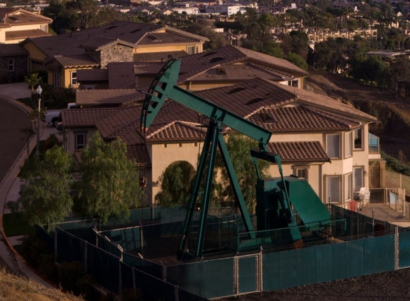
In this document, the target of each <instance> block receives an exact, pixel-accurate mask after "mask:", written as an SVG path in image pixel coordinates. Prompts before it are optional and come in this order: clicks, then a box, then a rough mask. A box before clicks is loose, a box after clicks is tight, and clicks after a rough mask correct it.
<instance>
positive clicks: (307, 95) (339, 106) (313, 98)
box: [281, 85, 377, 121]
mask: <svg viewBox="0 0 410 301" xmlns="http://www.w3.org/2000/svg"><path fill="white" fill-rule="evenodd" d="M281 87H282V89H283V90H286V91H289V92H291V93H294V94H295V95H296V99H297V100H298V101H300V102H302V103H306V104H309V105H310V106H318V107H322V108H326V109H329V110H331V111H333V112H335V113H336V114H344V115H353V116H355V117H359V118H363V119H365V120H369V121H377V118H376V117H374V116H372V115H369V114H367V113H365V112H363V111H360V110H358V109H356V108H354V107H352V106H349V105H347V104H344V103H342V102H341V101H338V100H336V99H333V98H331V97H328V96H325V95H322V94H317V93H313V92H309V91H307V90H303V89H295V88H292V87H289V86H285V85H281Z"/></svg>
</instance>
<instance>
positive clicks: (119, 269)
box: [118, 260, 122, 297]
mask: <svg viewBox="0 0 410 301" xmlns="http://www.w3.org/2000/svg"><path fill="white" fill-rule="evenodd" d="M118 295H120V297H121V296H122V275H121V261H119V260H118Z"/></svg>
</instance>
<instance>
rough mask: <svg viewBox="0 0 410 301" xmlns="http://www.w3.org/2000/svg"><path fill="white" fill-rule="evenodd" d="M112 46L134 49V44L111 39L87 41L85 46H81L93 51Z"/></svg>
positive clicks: (102, 38) (101, 38)
mask: <svg viewBox="0 0 410 301" xmlns="http://www.w3.org/2000/svg"><path fill="white" fill-rule="evenodd" d="M112 44H120V45H125V46H128V47H134V46H135V45H134V44H131V43H128V42H125V41H122V40H120V39H118V38H110V37H97V38H94V39H91V40H87V41H86V42H84V43H83V44H81V45H80V47H82V48H87V49H93V50H97V51H98V50H101V49H103V48H104V47H107V46H109V45H112Z"/></svg>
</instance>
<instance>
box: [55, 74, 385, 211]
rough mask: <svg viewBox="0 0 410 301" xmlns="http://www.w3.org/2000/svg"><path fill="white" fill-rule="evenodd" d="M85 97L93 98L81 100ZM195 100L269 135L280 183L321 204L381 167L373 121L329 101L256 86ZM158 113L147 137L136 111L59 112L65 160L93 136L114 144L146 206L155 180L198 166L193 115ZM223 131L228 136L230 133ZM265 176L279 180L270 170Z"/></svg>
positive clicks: (169, 109)
mask: <svg viewBox="0 0 410 301" xmlns="http://www.w3.org/2000/svg"><path fill="white" fill-rule="evenodd" d="M79 92H80V91H79ZM87 92H92V91H84V92H83V93H87ZM195 94H197V95H199V96H201V97H204V98H206V99H208V100H210V101H212V102H214V103H216V104H218V105H220V106H221V107H224V108H226V109H228V110H229V111H231V112H233V113H235V114H237V115H239V116H241V117H243V118H245V119H247V120H249V121H251V122H253V123H255V124H258V125H260V126H262V127H264V128H266V129H268V130H270V131H272V133H273V134H272V138H271V142H270V144H269V150H270V151H271V152H274V153H278V154H280V155H281V157H282V164H283V170H284V173H285V175H289V174H294V175H296V176H298V177H302V178H306V179H307V180H308V182H309V183H310V185H311V186H312V188H313V189H314V191H315V192H316V193H317V194H318V196H319V197H320V198H321V199H322V201H323V202H325V203H335V204H344V203H345V202H348V201H350V200H352V199H353V195H354V193H355V192H357V191H359V189H360V188H361V187H366V188H367V189H368V187H369V177H368V176H367V174H368V172H369V160H370V159H373V160H377V159H380V154H379V153H378V152H376V153H372V150H371V149H370V147H369V140H368V135H369V127H368V126H369V124H370V123H372V122H375V121H376V118H375V117H373V116H371V115H368V114H366V113H363V112H361V111H360V110H357V109H355V108H353V107H350V106H348V105H345V104H343V103H341V102H338V101H337V100H334V99H331V98H329V97H326V96H323V95H318V94H315V93H312V92H308V91H305V90H300V89H298V90H295V89H294V88H292V87H288V86H284V85H280V84H277V83H273V82H271V81H268V80H265V79H260V78H255V79H250V80H247V81H243V82H241V83H238V84H236V85H233V86H229V87H221V88H214V89H208V90H204V91H196V92H195ZM141 96H142V95H141ZM141 96H139V95H134V96H133V97H135V98H138V97H141ZM142 97H143V96H142ZM161 111H162V112H163V114H161V113H160V114H158V116H157V118H156V119H155V120H154V122H153V124H152V125H151V127H150V129H149V131H148V132H147V133H140V132H139V118H140V115H141V106H138V105H129V106H121V107H116V108H89V109H81V110H64V111H63V112H62V120H63V124H64V128H65V133H64V137H65V139H64V146H65V148H66V149H67V150H69V151H70V152H71V153H74V152H75V151H76V150H81V149H82V148H83V147H85V146H86V144H87V139H89V138H90V137H91V136H92V134H93V133H94V132H95V131H98V132H99V133H100V134H101V135H102V137H103V138H104V140H105V141H107V142H109V141H112V140H113V139H115V138H121V139H122V140H123V141H124V142H125V143H126V144H127V149H128V157H130V158H133V159H135V160H136V161H137V162H138V163H139V166H140V167H141V168H142V169H143V171H144V175H145V176H146V177H147V179H148V186H147V189H146V193H147V195H148V200H150V202H149V203H150V204H151V203H152V202H153V199H154V196H155V195H156V193H158V191H159V189H160V186H159V178H160V176H161V174H162V173H163V172H164V171H165V170H166V169H167V168H168V167H169V166H170V165H171V164H172V163H174V162H177V161H187V162H188V163H190V164H191V165H192V166H193V167H194V168H195V167H196V166H197V160H198V153H199V152H200V151H201V148H202V145H203V141H204V138H205V131H206V128H205V127H203V126H201V123H200V122H201V121H200V119H199V118H198V113H197V112H194V111H192V110H189V109H187V108H185V107H182V106H181V105H179V104H177V103H176V102H174V101H172V100H169V101H166V102H165V104H164V106H163V108H162V109H161ZM225 131H226V134H228V135H229V133H230V130H229V129H225ZM269 172H270V174H271V176H278V175H279V174H278V170H277V167H276V166H274V165H272V166H271V167H270V169H269Z"/></svg>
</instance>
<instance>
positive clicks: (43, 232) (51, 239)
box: [34, 225, 55, 253]
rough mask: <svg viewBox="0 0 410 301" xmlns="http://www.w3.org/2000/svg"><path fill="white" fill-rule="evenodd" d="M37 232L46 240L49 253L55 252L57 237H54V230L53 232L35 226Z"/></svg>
mask: <svg viewBox="0 0 410 301" xmlns="http://www.w3.org/2000/svg"><path fill="white" fill-rule="evenodd" d="M34 231H35V234H36V235H37V236H38V237H39V238H40V239H41V240H42V241H44V242H45V244H46V245H47V251H48V252H49V253H54V247H55V246H54V243H55V238H54V232H53V233H48V232H47V231H46V230H44V228H42V227H40V226H37V225H36V226H35V227H34Z"/></svg>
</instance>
